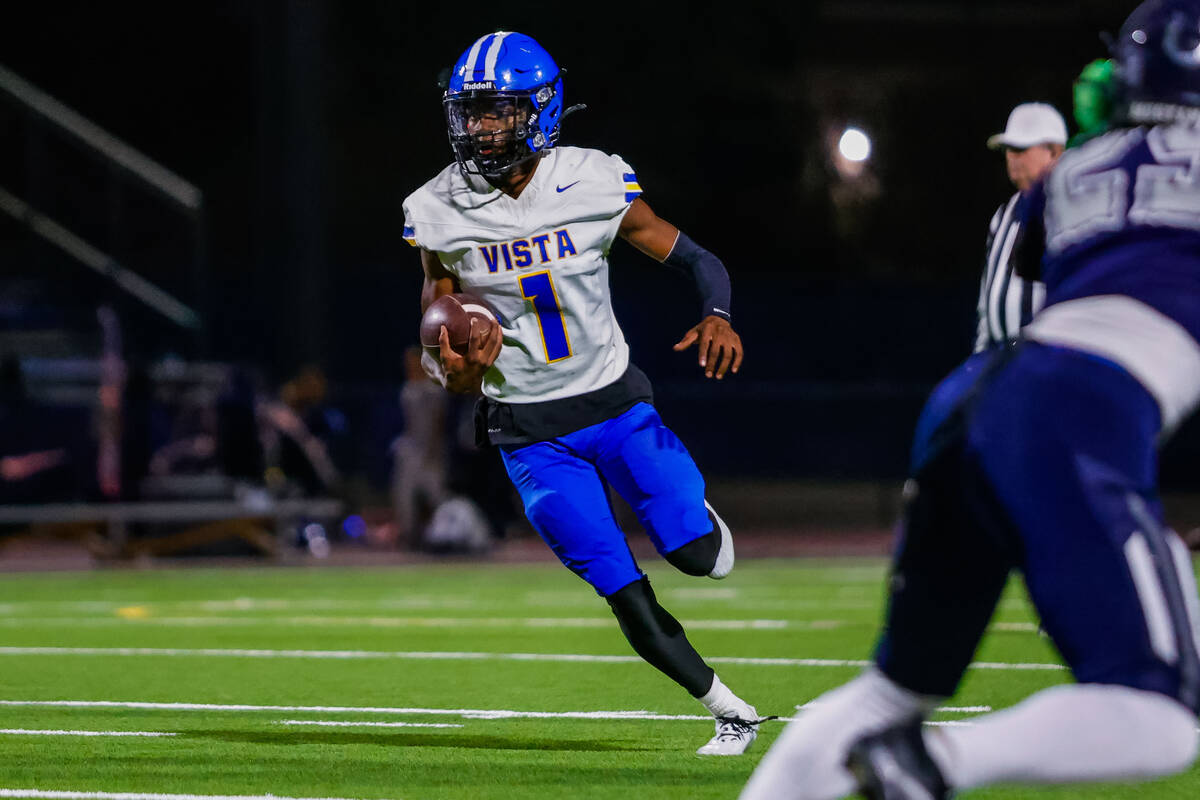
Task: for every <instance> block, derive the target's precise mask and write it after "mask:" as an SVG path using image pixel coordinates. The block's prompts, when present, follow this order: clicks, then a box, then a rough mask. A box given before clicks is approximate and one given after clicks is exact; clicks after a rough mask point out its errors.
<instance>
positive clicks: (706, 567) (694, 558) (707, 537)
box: [663, 515, 721, 576]
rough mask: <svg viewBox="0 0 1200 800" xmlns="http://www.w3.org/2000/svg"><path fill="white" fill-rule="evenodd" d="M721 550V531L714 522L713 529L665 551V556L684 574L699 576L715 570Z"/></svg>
mask: <svg viewBox="0 0 1200 800" xmlns="http://www.w3.org/2000/svg"><path fill="white" fill-rule="evenodd" d="M710 518H711V515H710ZM720 552H721V531H720V530H718V529H717V526H716V525H715V524H714V525H713V529H712V530H711V531H709V532H708V533H706V534H704V535H703V536H701V537H700V538H699V539H693V540H692V541H690V542H688V543H687V544H685V545H684V546H683V547H680V548H677V549H675V550H672V551H671V552H669V553H664V554H663V558H665V559H666V560H667V563H669V564H670V565H671V566H673V567H674V568H675V569H677V570H679V571H680V572H682V573H683V574H685V575H697V576H699V575H707V574H708V573H710V572H712V571H713V567H714V566H716V563H717V554H718V553H720Z"/></svg>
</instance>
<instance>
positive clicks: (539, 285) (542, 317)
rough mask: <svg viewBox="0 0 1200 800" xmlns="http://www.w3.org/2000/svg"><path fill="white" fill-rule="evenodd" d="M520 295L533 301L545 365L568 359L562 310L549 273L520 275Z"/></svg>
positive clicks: (568, 353)
mask: <svg viewBox="0 0 1200 800" xmlns="http://www.w3.org/2000/svg"><path fill="white" fill-rule="evenodd" d="M520 281H521V295H522V296H523V297H524V298H525V299H526V300H531V301H533V308H534V310H535V311H537V320H538V328H540V329H541V331H542V345H543V346H545V348H546V363H548V364H553V363H554V362H555V361H562V360H563V359H564V358H570V357H571V355H572V353H571V342H570V340H569V339H568V338H567V323H566V320H564V319H563V314H562V309H561V308H560V307H559V305H558V295H557V294H556V293H555V291H554V281H553V280H551V278H550V273H549V272H535V273H534V274H532V275H522V276H521V278H520Z"/></svg>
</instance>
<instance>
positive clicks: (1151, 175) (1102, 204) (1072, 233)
mask: <svg viewBox="0 0 1200 800" xmlns="http://www.w3.org/2000/svg"><path fill="white" fill-rule="evenodd" d="M1143 141H1145V142H1146V145H1147V147H1148V148H1149V150H1150V155H1151V156H1152V157H1153V158H1154V160H1155V162H1157V163H1154V164H1143V165H1141V166H1139V167H1138V169H1137V172H1136V175H1134V176H1133V204H1132V205H1130V203H1129V181H1130V174H1129V171H1128V170H1127V169H1125V168H1124V167H1123V166H1122V165H1121V162H1122V161H1123V160H1124V158H1125V157H1126V156H1127V155H1128V154H1129V153H1130V152H1131V151H1132V150H1133V149H1134V148H1135V147H1137V146H1138V145H1140V144H1141V143H1142V142H1143ZM1047 190H1048V191H1047V206H1046V249H1047V250H1048V251H1049V252H1050V253H1060V252H1062V251H1063V250H1065V249H1066V248H1068V247H1070V246H1071V245H1073V244H1077V243H1079V242H1082V241H1084V240H1086V239H1089V238H1091V237H1092V236H1096V235H1098V234H1102V233H1106V232H1109V231H1117V230H1120V229H1122V228H1124V227H1125V226H1126V225H1130V224H1132V225H1162V226H1169V227H1174V228H1186V229H1192V230H1200V128H1196V127H1184V126H1181V125H1176V126H1171V127H1162V128H1153V129H1151V130H1150V132H1149V133H1146V132H1144V131H1142V130H1132V131H1129V132H1128V133H1124V134H1121V135H1110V136H1105V137H1103V138H1101V139H1097V140H1096V141H1095V142H1093V143H1091V144H1090V145H1088V146H1087V148H1086V149H1085V150H1084V151H1081V152H1080V154H1079V157H1078V158H1076V159H1075V160H1074V161H1072V162H1071V163H1070V166H1069V167H1068V168H1066V169H1062V170H1054V171H1053V172H1051V173H1050V178H1049V183H1048V186H1047Z"/></svg>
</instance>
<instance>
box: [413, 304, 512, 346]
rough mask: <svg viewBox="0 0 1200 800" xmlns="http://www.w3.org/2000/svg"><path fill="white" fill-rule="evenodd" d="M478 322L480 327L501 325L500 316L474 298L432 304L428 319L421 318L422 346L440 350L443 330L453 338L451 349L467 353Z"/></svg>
mask: <svg viewBox="0 0 1200 800" xmlns="http://www.w3.org/2000/svg"><path fill="white" fill-rule="evenodd" d="M472 319H476V320H479V322H476V323H475V325H476V327H478V326H479V324H480V323H481V322H482V323H484V324H486V325H496V324H498V322H497V320H496V315H495V314H494V313H492V310H491V309H490V308H488V307H487V304H486V303H484V302H483V301H482V300H480V299H479V298H478V297H476V296H475V295H473V294H467V293H465V292H464V293H460V294H444V295H442V296H441V297H439V298H438V299H437V300H434V301H433V302H432V303H430V304H429V308H427V309H425V315H424V316H423V317H421V344H422V345H423V346H424V347H434V348H436V347H437V346H438V335H439V334H440V332H441V330H442V326H443V325H445V326H446V333H447V334H448V335H449V337H450V347H451V348H452V349H453V350H454V352H456V353H465V352H466V351H467V343H468V342H469V341H470V338H471V320H472Z"/></svg>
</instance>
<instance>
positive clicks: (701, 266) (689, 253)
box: [663, 231, 731, 319]
mask: <svg viewBox="0 0 1200 800" xmlns="http://www.w3.org/2000/svg"><path fill="white" fill-rule="evenodd" d="M663 263H664V264H669V265H671V266H672V267H677V268H678V269H681V270H683V271H684V272H686V273H688V274H689V275H691V276H692V280H694V281H695V282H696V288H697V289H699V290H700V298H701V300H702V301H703V304H702V305H701V309H702V310H701V312H700V317H701V318H702V319H703V318H704V317H707V316H710V315H714V316H718V317H721V318H723V319H729V306H730V302H729V299H730V298H729V296H730V292H731V288H730V286H729V273H728V272H726V271H725V265H724V264H722V263H721V259H719V258H717V257H716V256H714V255H713V254H712V253H710V252H708V251H707V250H705V249H704V248H703V247H701V246H700V245H698V244H696V243H695V242H693V241H692V240H691V237H689V236H688V235H687V234H686V233H684V232H683V231H680V232H679V238H678V239H676V240H675V246H674V247H672V248H671V254H670V255H668V256H667V258H666V260H665V261H663Z"/></svg>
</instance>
